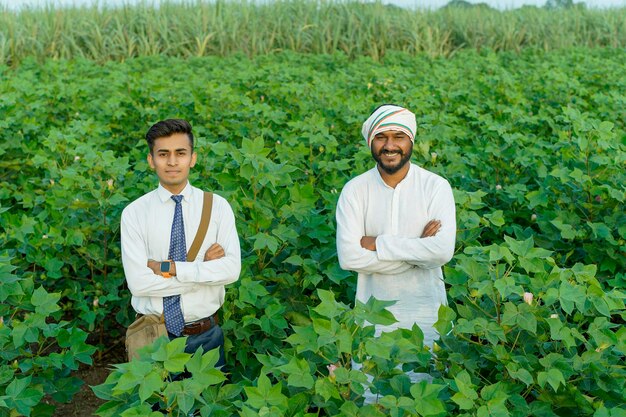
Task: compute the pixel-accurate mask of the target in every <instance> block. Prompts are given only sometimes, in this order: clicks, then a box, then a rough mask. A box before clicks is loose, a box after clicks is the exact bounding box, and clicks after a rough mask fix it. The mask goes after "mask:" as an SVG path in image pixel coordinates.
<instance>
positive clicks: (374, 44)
mask: <svg viewBox="0 0 626 417" xmlns="http://www.w3.org/2000/svg"><path fill="white" fill-rule="evenodd" d="M0 4H1V0H0ZM572 46H585V47H613V48H623V47H626V8H621V9H611V10H597V9H588V10H585V9H579V8H574V9H566V10H545V9H538V8H534V7H526V8H522V9H517V10H510V11H497V10H491V9H488V8H445V9H440V10H437V11H425V10H418V11H414V10H405V9H400V8H398V7H394V6H385V5H382V4H380V3H373V4H363V3H358V2H352V1H349V2H335V1H299V0H294V1H275V2H271V3H268V4H257V3H251V2H247V1H245V0H243V1H238V0H235V1H228V2H225V1H222V0H217V1H213V2H207V1H200V0H197V1H188V2H185V3H183V4H174V3H166V4H162V5H161V6H160V7H154V6H153V5H152V4H151V3H144V4H141V5H136V6H124V7H121V8H115V9H113V8H106V7H105V8H103V7H96V6H90V7H74V8H67V9H63V8H54V7H47V8H45V9H43V10H37V9H27V10H22V11H20V12H11V11H8V10H6V9H4V10H3V9H2V8H0V63H4V64H9V65H15V64H17V63H19V62H20V61H21V60H23V59H24V58H26V57H28V56H35V57H37V58H39V59H43V58H73V57H85V58H89V59H94V60H97V61H106V60H124V59H127V58H131V57H136V56H146V55H147V56H150V55H172V56H179V57H191V56H204V55H219V56H224V55H230V54H237V53H243V54H245V55H247V56H255V55H260V54H271V53H275V52H279V51H285V50H292V51H298V52H305V53H322V54H326V53H333V52H337V51H341V52H344V53H346V54H347V55H349V56H360V55H366V56H371V57H373V58H375V59H381V58H383V57H384V55H385V53H386V52H387V51H388V50H399V51H405V52H409V53H413V54H416V53H427V54H430V55H432V56H450V55H453V54H454V53H455V52H456V51H457V50H459V49H462V48H476V49H481V48H489V49H493V50H520V49H522V48H527V47H533V48H540V49H543V50H552V49H559V48H567V47H572Z"/></svg>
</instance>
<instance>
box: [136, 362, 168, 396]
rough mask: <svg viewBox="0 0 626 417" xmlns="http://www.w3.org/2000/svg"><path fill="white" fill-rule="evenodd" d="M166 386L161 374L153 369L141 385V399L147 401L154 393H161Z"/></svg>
mask: <svg viewBox="0 0 626 417" xmlns="http://www.w3.org/2000/svg"><path fill="white" fill-rule="evenodd" d="M164 385H165V382H164V381H163V379H162V378H161V375H160V373H159V372H158V371H157V370H155V369H153V370H152V371H151V372H150V373H148V374H147V375H146V376H145V377H144V378H143V380H141V382H140V383H139V399H140V400H141V401H146V400H147V399H148V398H150V396H151V395H152V394H153V393H160V392H161V390H162V389H163V386H164Z"/></svg>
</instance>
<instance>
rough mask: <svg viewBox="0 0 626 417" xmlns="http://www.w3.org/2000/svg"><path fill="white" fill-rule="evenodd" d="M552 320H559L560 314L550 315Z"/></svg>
mask: <svg viewBox="0 0 626 417" xmlns="http://www.w3.org/2000/svg"><path fill="white" fill-rule="evenodd" d="M550 318H551V319H558V318H559V315H558V314H550Z"/></svg>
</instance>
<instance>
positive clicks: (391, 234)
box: [336, 164, 456, 345]
mask: <svg viewBox="0 0 626 417" xmlns="http://www.w3.org/2000/svg"><path fill="white" fill-rule="evenodd" d="M336 215H337V254H338V257H339V264H340V265H341V267H342V268H343V269H347V270H352V271H356V272H358V281H357V291H356V298H357V300H359V301H361V302H364V303H365V302H367V300H368V299H369V298H370V296H374V297H375V298H377V299H379V300H393V301H396V303H395V304H394V305H393V306H391V307H388V310H389V311H391V312H392V313H393V314H394V316H395V317H396V319H397V320H398V323H395V324H394V325H391V326H386V327H383V326H379V327H377V333H380V332H381V331H383V330H384V331H389V330H393V329H395V328H408V329H410V328H411V327H412V326H413V324H414V323H416V324H418V325H419V326H420V328H421V329H422V331H423V332H424V343H425V344H428V345H432V342H433V341H434V340H435V339H437V338H438V335H437V333H436V331H435V329H434V328H433V327H432V326H433V324H434V323H435V322H436V321H437V313H438V310H439V306H440V305H441V304H447V301H446V292H445V286H444V282H443V273H442V270H441V266H442V265H444V264H445V263H446V262H448V261H449V260H450V259H451V258H452V255H453V253H454V243H455V237H456V216H455V208H454V197H453V195H452V189H451V187H450V184H449V183H448V181H446V180H445V179H444V178H442V177H440V176H438V175H436V174H433V173H432V172H429V171H426V170H425V169H423V168H420V167H419V166H417V165H414V164H411V165H410V167H409V171H408V173H407V175H406V177H405V178H404V179H403V180H402V181H401V182H400V183H399V184H398V185H397V186H396V188H392V187H390V186H388V185H387V184H386V183H385V181H384V180H383V179H382V177H381V175H380V173H379V172H378V169H377V168H373V169H371V170H369V171H367V172H365V173H364V174H361V175H359V176H358V177H356V178H354V179H352V180H351V181H349V182H348V183H347V184H346V185H345V187H344V189H343V190H342V192H341V195H340V197H339V202H338V204H337V214H336ZM430 220H440V221H441V228H440V229H439V231H438V232H437V234H436V235H435V236H432V237H427V238H420V236H421V234H422V232H423V230H424V226H426V224H427V223H428V222H429V221H430ZM363 236H375V237H376V251H370V250H367V249H364V248H362V247H361V243H360V241H361V238H362V237H363Z"/></svg>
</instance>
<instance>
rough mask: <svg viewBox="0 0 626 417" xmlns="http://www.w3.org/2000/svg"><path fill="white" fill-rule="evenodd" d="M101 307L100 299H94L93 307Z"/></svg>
mask: <svg viewBox="0 0 626 417" xmlns="http://www.w3.org/2000/svg"><path fill="white" fill-rule="evenodd" d="M99 305H100V300H99V299H98V297H96V298H94V299H93V306H94V307H96V308H98V306H99Z"/></svg>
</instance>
